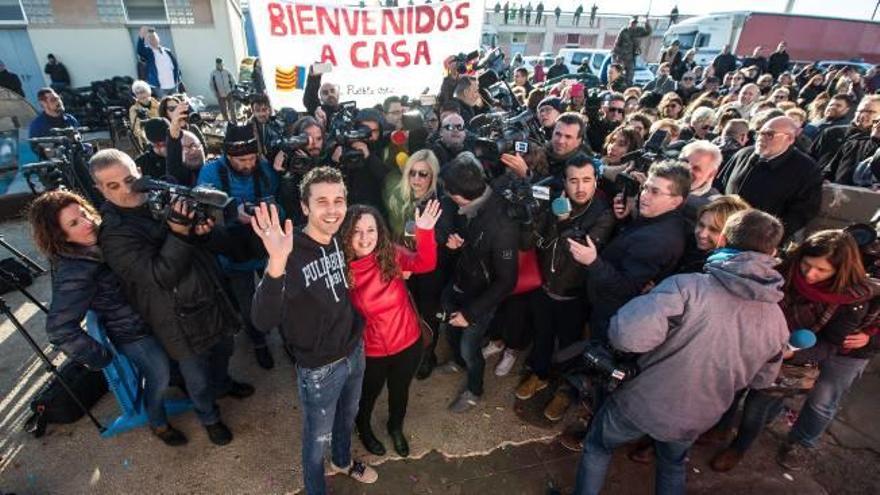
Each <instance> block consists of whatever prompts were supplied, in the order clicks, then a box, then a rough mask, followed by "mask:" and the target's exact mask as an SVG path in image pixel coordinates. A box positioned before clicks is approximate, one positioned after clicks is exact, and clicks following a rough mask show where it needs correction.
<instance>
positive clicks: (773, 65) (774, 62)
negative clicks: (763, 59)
mask: <svg viewBox="0 0 880 495" xmlns="http://www.w3.org/2000/svg"><path fill="white" fill-rule="evenodd" d="M788 59H789V57H788V52H786V51H784V50H783V51H781V52H773V53H771V54H770V58H769V59H767V72H769V73H771V74H773V79H776V78H777V77H779V74H782V73H783V72H785V71H787V70H788Z"/></svg>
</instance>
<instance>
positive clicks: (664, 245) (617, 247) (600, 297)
mask: <svg viewBox="0 0 880 495" xmlns="http://www.w3.org/2000/svg"><path fill="white" fill-rule="evenodd" d="M690 185H691V175H690V171H689V170H688V168H687V167H686V166H685V165H683V164H680V163H677V162H661V163H655V164H654V165H653V166H651V169H650V170H649V171H648V178H647V181H646V182H645V184H644V185H643V186H642V192H641V194H640V196H639V198H638V213H639V216H638V218H637V219H636V220H635V221H632V222H630V223H628V224H626V225H624V226H623V228H622V229H621V231H620V232H619V233H618V234H617V235H616V236H615V237H614V238H613V239H612V240H611V242H609V244H608V247H606V248H605V250H604V251H603V252H602V255H601V256H599V253H598V250H597V248H596V244H595V242H594V241H593V240H592V239H591V238H590V237H587V239H586V244H582V243H581V242H578V241H575V240H572V239H569V240H568V244H569V248H570V249H571V254H572V257H573V258H574V259H575V261H577V262H578V263H580V264H582V265H585V266H586V267H587V299H588V301H589V303H590V305H591V307H592V308H593V311H592V313H591V315H590V331H591V333H592V335H591V339H592V340H593V341H595V342H606V341H607V340H608V335H607V329H608V322H609V320H610V319H611V316H612V315H614V313H615V312H617V310H618V308H620V307H621V306H623V305H624V304H626V303H627V302H628V301H629V300H630V299H632V298H633V297H635V296H637V295H639V294H640V293H641V292H642V289H644V288H645V286H646V285H647V284H648V283H649V282H652V281H653V282H657V281H659V280H661V279H662V278H663V277H665V276H666V275H668V274H670V273H672V271H673V270H674V269H675V267H676V265H677V264H678V260H679V258H681V255H682V254H683V253H684V248H685V240H686V237H687V235H688V233H687V225H686V222H685V220H684V217H683V215H682V212H681V210H682V208H681V207H682V205H683V204H684V202H685V200H686V199H687V195H688V191H689V190H690ZM622 201H623V199H622V198H621V196H620V195H619V196H618V197H617V198H615V205H614V208H615V210H616V211H615V216H617V218H618V219H621V218H624V217H625V216H627V215H628V212H626V211H625V208H624V207H623V206H622V204H621V202H622Z"/></svg>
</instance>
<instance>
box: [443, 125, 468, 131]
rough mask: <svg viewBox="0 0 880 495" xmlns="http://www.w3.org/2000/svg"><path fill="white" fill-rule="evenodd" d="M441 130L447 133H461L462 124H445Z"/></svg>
mask: <svg viewBox="0 0 880 495" xmlns="http://www.w3.org/2000/svg"><path fill="white" fill-rule="evenodd" d="M443 128H444V129H446V130H447V131H450V132H451V131H463V130H464V124H446V125H444V126H443Z"/></svg>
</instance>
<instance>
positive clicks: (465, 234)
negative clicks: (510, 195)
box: [453, 192, 520, 321]
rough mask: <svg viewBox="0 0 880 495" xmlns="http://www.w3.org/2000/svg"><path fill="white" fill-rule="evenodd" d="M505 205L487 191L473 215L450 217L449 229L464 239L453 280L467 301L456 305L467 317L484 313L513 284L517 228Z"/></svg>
mask: <svg viewBox="0 0 880 495" xmlns="http://www.w3.org/2000/svg"><path fill="white" fill-rule="evenodd" d="M507 207H508V202H507V200H506V199H504V198H502V197H501V196H499V195H498V194H497V193H495V192H490V195H489V197H488V198H487V199H486V202H485V203H484V204H483V205H481V207H480V209H479V211H478V212H477V214H476V216H474V217H473V218H472V219H470V220H468V219H467V217H466V216H465V215H458V214H457V215H455V218H454V220H453V231H454V232H455V233H457V234H458V235H460V236H461V238H462V239H464V245H462V247H461V248H459V249H458V251H459V252H458V259H457V260H456V266H455V274H454V275H453V283H454V284H455V287H456V288H458V289H459V290H460V291H461V292H463V293H464V297H463V299H464V300H465V301H468V305H467V306H466V307H464V308H460V311H461V312H462V313H463V314H464V317H465V319H467V320H468V321H477V319H478V317H479V316H482V315H486V314H488V313H489V312H490V311H492V310H493V309H494V308H495V307H497V306H498V304H499V303H500V302H501V301H502V300H503V299H504V298H505V297H507V296H508V295H509V294H510V293H511V292H512V291H513V288H514V287H516V281H517V276H518V268H519V264H518V255H517V248H518V244H519V233H520V231H519V226H518V225H517V224H516V222H514V221H513V220H512V219H511V218H510V217H509V216H508V214H507Z"/></svg>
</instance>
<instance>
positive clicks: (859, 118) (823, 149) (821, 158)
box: [810, 95, 880, 168]
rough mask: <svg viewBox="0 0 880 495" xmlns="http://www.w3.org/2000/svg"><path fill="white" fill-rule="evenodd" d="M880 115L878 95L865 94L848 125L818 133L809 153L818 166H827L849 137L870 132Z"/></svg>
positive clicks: (858, 136) (864, 135)
mask: <svg viewBox="0 0 880 495" xmlns="http://www.w3.org/2000/svg"><path fill="white" fill-rule="evenodd" d="M878 117H880V95H867V96H865V97H864V98H862V101H861V102H860V103H859V106H858V108H857V109H856V114H855V116H854V117H853V119H852V123H851V124H850V125H848V126H847V125H838V126H834V127H828V128H827V129H825V130H824V131H822V132H821V133H819V135H818V137H816V140H815V141H814V142H813V147H812V148H810V155H812V157H813V158H815V159H816V162H817V163H819V166H820V167H823V168H824V167H827V166H828V164H829V163H830V162H831V159H832V158H834V155H835V154H836V153H837V152H838V150H840V148H841V146H843V143H844V142H845V141H847V140H850V139H862V138H864V137H866V136H868V134H869V133H870V132H871V125H872V124H873V123H874V120H875V119H877V118H878Z"/></svg>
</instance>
